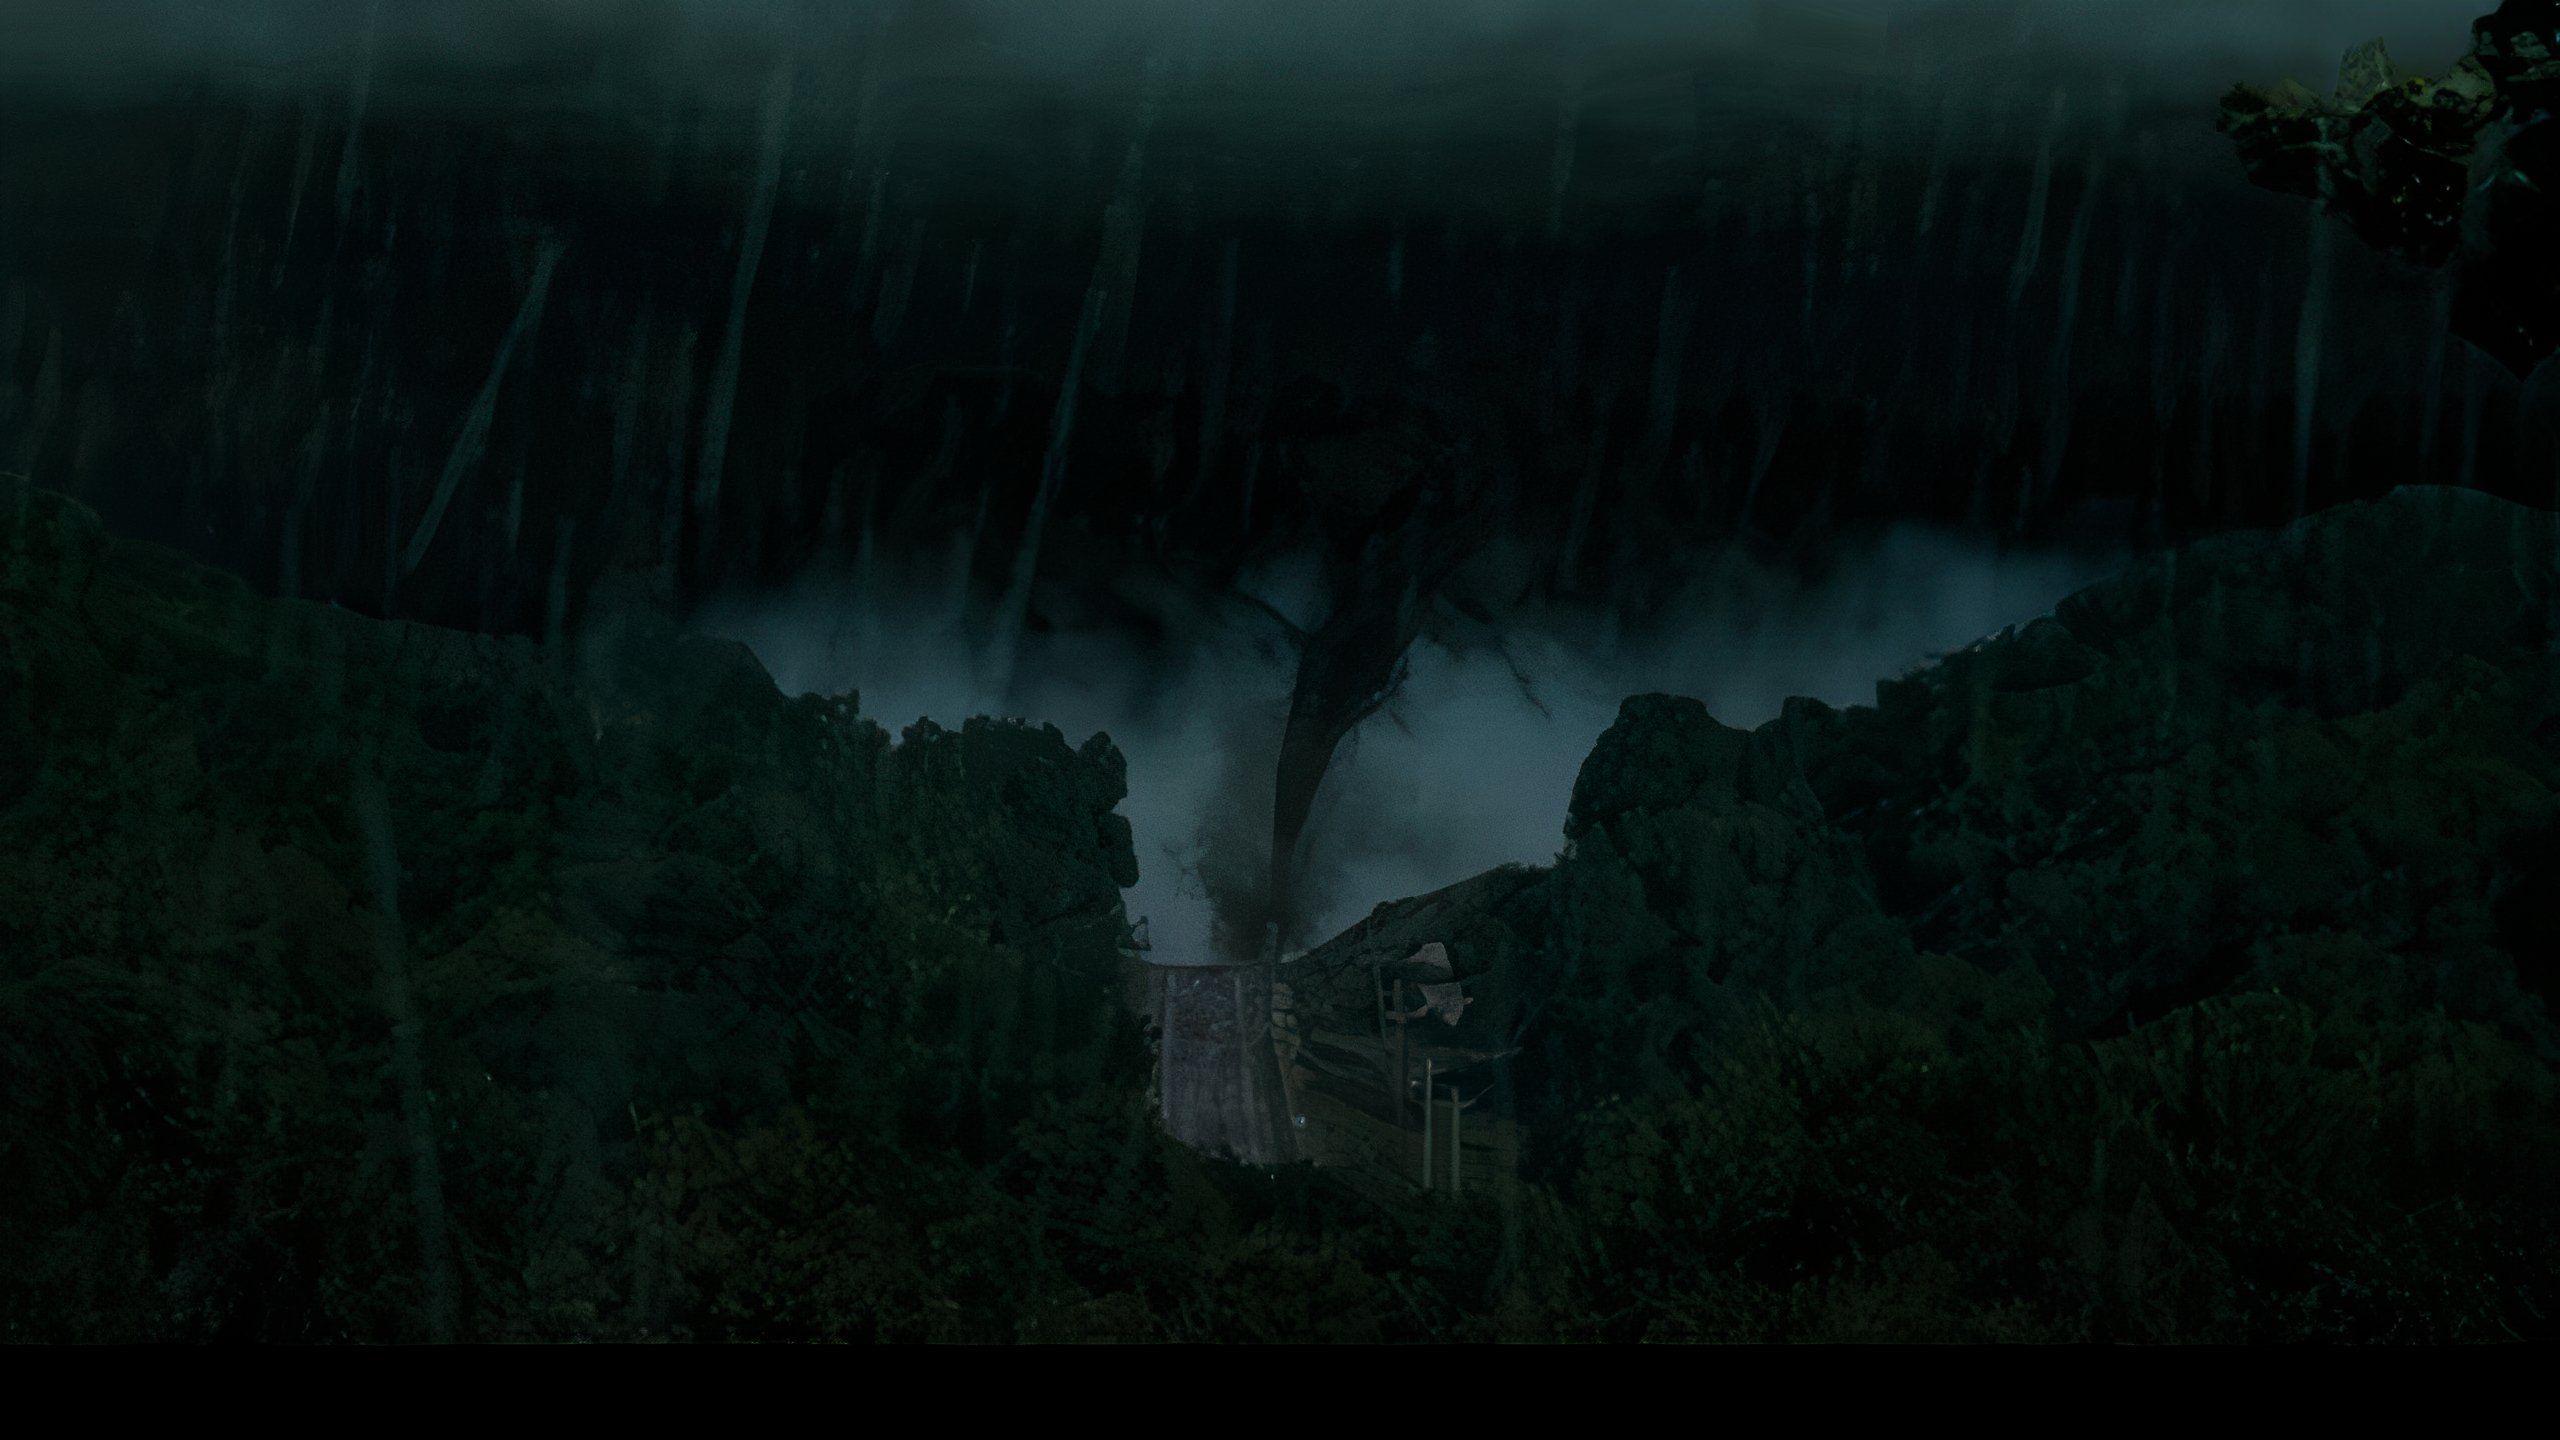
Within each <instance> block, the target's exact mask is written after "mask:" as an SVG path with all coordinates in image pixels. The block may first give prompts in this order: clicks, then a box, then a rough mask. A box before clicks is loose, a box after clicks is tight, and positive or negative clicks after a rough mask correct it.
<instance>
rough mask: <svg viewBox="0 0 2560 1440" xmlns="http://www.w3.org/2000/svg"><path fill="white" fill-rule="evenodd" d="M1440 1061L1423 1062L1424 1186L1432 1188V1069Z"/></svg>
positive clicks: (1426, 1188) (1424, 1187)
mask: <svg viewBox="0 0 2560 1440" xmlns="http://www.w3.org/2000/svg"><path fill="white" fill-rule="evenodd" d="M1438 1063H1439V1062H1437V1061H1435V1060H1429V1059H1426V1060H1424V1061H1423V1062H1422V1188H1423V1189H1425V1190H1428V1189H1430V1188H1431V1085H1432V1079H1433V1077H1432V1070H1433V1069H1434V1068H1435V1067H1436V1066H1437V1064H1438Z"/></svg>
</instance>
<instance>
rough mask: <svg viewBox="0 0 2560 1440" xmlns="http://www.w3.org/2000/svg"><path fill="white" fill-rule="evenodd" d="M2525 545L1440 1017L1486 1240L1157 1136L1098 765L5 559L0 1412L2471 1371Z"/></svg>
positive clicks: (737, 675) (2247, 592) (1895, 793)
mask: <svg viewBox="0 0 2560 1440" xmlns="http://www.w3.org/2000/svg"><path fill="white" fill-rule="evenodd" d="M2555 545H2560V531H2556V530H2555V526H2554V524H2553V522H2552V520H2551V518H2550V517H2548V516H2545V515H2540V514H2537V513H2534V512H2529V511H2525V510H2521V509H2518V508H2516V507H2513V506H2510V505H2506V504H2504V503H2502V502H2497V501H2493V500H2490V499H2487V498H2486V497H2482V496H2477V495H2466V494H2460V493H2453V492H2417V491H2412V492H2403V493H2402V494H2400V495H2398V496H2395V497H2393V498H2392V499H2390V500H2388V501H2385V502H2380V503H2377V504H2372V505H2364V506H2356V507H2350V508H2348V509H2345V510H2340V511H2333V512H2329V513H2327V514H2324V515H2321V516H2318V517H2315V518H2313V519H2312V520H2310V521H2307V522H2304V523H2302V524H2300V525H2298V526H2296V527H2295V528H2293V529H2292V530H2290V531H2287V532H2283V533H2282V534H2281V535H2277V536H2233V537H2228V538H2226V539H2223V540H2219V541H2215V542H2210V543H2208V544H2206V545H2203V546H2199V547H2194V548H2192V549H2190V550H2188V551H2186V552H2184V553H2182V554H2180V555H2179V556H2177V557H2174V558H2172V559H2169V560H2164V561H2162V562H2160V563H2158V564H2156V565H2152V566H2149V567H2146V568H2142V569H2138V570H2136V571H2135V572H2133V573H2131V574H2129V575H2127V576H2126V577H2125V578H2123V579H2121V580H2119V581H2116V582H2112V583H2110V584H2108V585H2105V586H2101V587H2099V588H2097V589H2095V590H2092V591H2090V592H2087V593H2086V594H2084V595H2082V596H2079V597H2076V598H2075V599H2074V600H2073V601H2071V602H2069V603H2068V604H2066V605H2065V606H2064V607H2062V609H2061V610H2060V611H2059V612H2058V614H2057V615H2056V616H2055V617H2054V618H2053V619H2051V620H2048V621H2042V622H2038V623H2037V624H2035V625H2032V626H2029V627H2027V628H2025V629H2024V630H2021V631H2019V632H2016V633H2014V634H2010V635H2006V636H2003V637H2000V638H1998V639H1996V640H1993V641H1989V642H1986V643H1984V644H1983V645H1981V646H1977V647H1975V648H1974V649H1972V650H1969V651H1966V652H1963V653H1962V654H1959V655H1956V656H1952V657H1949V659H1948V660H1947V661H1946V662H1945V663H1943V664H1941V665H1939V666H1937V667H1935V668H1933V669H1932V670H1930V671H1927V672H1924V673H1923V674H1921V675H1918V676H1915V677H1913V678H1911V679H1910V680H1907V681H1903V682H1897V683H1895V684H1891V685H1888V686H1886V687H1884V689H1883V691H1882V692H1881V694H1880V696H1879V704H1878V705H1877V706H1876V707H1874V708H1872V709H1857V710H1851V711H1845V712H1832V711H1829V710H1825V709H1823V708H1821V707H1818V706H1812V705H1804V704H1800V705H1798V706H1797V707H1795V708H1794V709H1792V710H1791V711H1790V712H1789V714H1788V715H1787V716H1786V717H1785V718H1783V719H1781V720H1779V721H1777V722H1774V723H1773V724H1771V725H1769V726H1767V727H1764V728H1763V729H1762V730H1760V731H1758V732H1755V733H1751V734H1744V733H1742V732H1738V731H1733V730H1730V729H1727V728H1725V727H1722V726H1720V725H1718V724H1716V723H1715V722H1714V721H1713V720H1712V719H1710V718H1709V717H1708V716H1707V715H1706V714H1705V712H1704V710H1703V709H1702V708H1701V707H1699V706H1697V705H1696V704H1695V703H1694V702H1687V701H1678V700H1670V699H1666V698H1661V697H1644V698H1639V699H1637V700H1634V701H1631V702H1629V704H1628V706H1627V708H1626V710H1625V712H1624V713H1623V715H1622V716H1621V719H1620V722H1619V724H1618V725H1617V726H1616V727H1615V728H1614V729H1613V730H1612V731H1611V732H1610V734H1609V735H1608V736H1607V737H1606V738H1605V739H1604V740H1603V742H1602V744H1601V746H1600V747H1599V749H1598V750H1597V751H1595V753H1594V755H1593V756H1592V758H1591V760H1590V762H1589V763H1588V765H1587V766H1586V767H1585V770H1584V773H1583V777H1582V781H1581V784H1580V786H1579V787H1578V789H1577V793H1576V796H1575V801H1574V806H1573V814H1572V818H1571V821H1570V823H1569V826H1568V836H1569V839H1570V842H1571V843H1570V848H1569V849H1568V851H1567V853H1566V854H1565V855H1564V857H1562V858H1561V859H1560V861H1559V862H1558V864H1557V866H1556V867H1555V868H1554V870H1552V871H1551V872H1549V873H1547V874H1546V875H1544V876H1543V877H1541V878H1539V879H1538V880H1537V882H1536V883H1534V884H1530V885H1527V886H1523V887H1520V888H1518V889H1517V890H1516V891H1511V892H1507V895H1508V898H1507V899H1506V900H1505V902H1504V904H1505V907H1506V908H1505V911H1504V913H1503V914H1501V915H1500V916H1488V917H1482V924H1481V926H1480V927H1479V931H1471V932H1470V933H1471V934H1473V933H1479V932H1480V933H1488V934H1498V935H1499V936H1500V937H1502V938H1501V940H1500V943H1487V944H1483V945H1473V944H1470V945H1463V946H1458V947H1454V948H1456V949H1457V950H1458V951H1459V963H1460V967H1461V969H1462V970H1469V971H1474V972H1476V973H1478V974H1479V975H1480V976H1481V979H1480V980H1479V981H1478V984H1479V986H1480V988H1481V989H1482V990H1483V991H1484V993H1485V994H1486V996H1487V997H1488V1000H1489V1001H1490V1002H1491V1004H1492V1005H1494V1006H1496V1007H1499V1008H1501V1009H1502V1010H1503V1011H1504V1013H1505V1014H1506V1015H1507V1017H1508V1019H1509V1022H1510V1023H1511V1024H1513V1025H1514V1026H1515V1027H1517V1031H1518V1034H1519V1037H1520V1043H1521V1046H1522V1053H1521V1055H1520V1057H1519V1059H1518V1061H1517V1062H1516V1064H1515V1065H1514V1066H1513V1071H1514V1075H1513V1088H1514V1091H1515V1092H1516V1093H1515V1095H1514V1096H1513V1097H1512V1098H1513V1101H1514V1103H1515V1106H1516V1109H1517V1110H1518V1112H1519V1113H1520V1114H1521V1115H1523V1116H1524V1117H1525V1118H1526V1119H1527V1120H1528V1121H1529V1122H1530V1127H1531V1134H1532V1136H1533V1139H1534V1142H1535V1143H1534V1146H1533V1150H1532V1154H1531V1156H1530V1159H1529V1162H1528V1166H1527V1172H1528V1173H1527V1174H1526V1175H1525V1176H1524V1180H1523V1183H1522V1184H1520V1185H1519V1186H1517V1187H1501V1188H1500V1190H1499V1193H1488V1194H1485V1195H1481V1196H1478V1195H1471V1196H1469V1197H1467V1198H1466V1200H1465V1201H1464V1202H1462V1203H1461V1202H1455V1201H1452V1200H1450V1199H1449V1198H1448V1197H1446V1196H1440V1197H1431V1198H1428V1199H1426V1198H1424V1197H1420V1196H1416V1197H1413V1198H1411V1199H1409V1200H1405V1201H1401V1202H1397V1201H1381V1200H1378V1199H1375V1198H1370V1197H1366V1196H1364V1195H1363V1194H1361V1193H1358V1192H1355V1191H1354V1190H1353V1189H1351V1188H1349V1187H1347V1186H1345V1185H1344V1184H1343V1183H1341V1180H1340V1178H1339V1177H1336V1176H1333V1175H1330V1174H1327V1173H1323V1172H1317V1171H1312V1170H1308V1169H1305V1168H1303V1167H1300V1168H1293V1169H1285V1170H1283V1171H1281V1172H1279V1173H1277V1174H1266V1173H1262V1172H1258V1171H1252V1170H1248V1169H1245V1168H1242V1167H1236V1166H1232V1165H1227V1164H1224V1163H1221V1162H1218V1161H1215V1160H1211V1159H1206V1158H1203V1157H1199V1156H1196V1155H1193V1154H1191V1153H1189V1152H1187V1151H1185V1150H1183V1149H1182V1148H1180V1147H1178V1146H1175V1145H1173V1144H1171V1143H1170V1142H1169V1141H1167V1140H1166V1139H1165V1138H1164V1137H1163V1135H1162V1134H1161V1132H1160V1130H1159V1128H1158V1126H1157V1123H1156V1119H1155V1115H1154V1113H1153V1110H1152V1108H1151V1106H1150V1105H1149V1102H1148V1098H1147V1079H1148V1077H1147V1066H1148V1060H1147V1051H1146V1045H1145V1037H1144V1032H1143V1030H1142V1028H1141V1025H1140V1023H1139V1022H1138V1021H1137V1020H1136V1019H1135V1018H1133V1017H1132V1016H1131V1015H1130V1014H1129V1013H1128V1011H1127V1010H1126V1008H1125V1007H1124V1006H1123V1004H1122V1003H1121V998H1120V997H1121V987H1122V967H1123V964H1124V956H1123V945H1124V942H1125V938H1126V937H1125V933H1124V931H1123V930H1122V915H1121V911H1120V907H1119V900H1118V891H1117V887H1118V886H1119V885H1121V884H1125V883H1126V882H1127V881H1128V880H1129V879H1130V878H1131V876H1132V873H1133V863H1134V862H1133V856H1132V853H1131V848H1130V844H1129V837H1128V834H1127V830H1126V827H1125V824H1123V823H1122V822H1121V821H1120V820H1119V819H1118V818H1117V817H1116V816H1114V815H1113V814H1112V808H1113V806H1114V805H1115V804H1116V803H1117V801H1118V800H1119V798H1120V796H1121V793H1122V775H1121V769H1120V760H1119V757H1118V756H1117V754H1116V752H1114V751H1113V749H1112V748H1111V746H1110V744H1109V743H1108V741H1107V740H1101V739H1097V740H1095V741H1094V742H1092V743H1090V744H1088V745H1086V746H1085V747H1084V748H1083V749H1081V750H1075V749H1071V748H1070V747H1069V746H1068V745H1067V744H1066V742H1065V741H1064V740H1063V739H1062V738H1061V737H1060V736H1059V735H1058V734H1057V733H1056V732H1055V731H1054V730H1035V729H1030V728H1026V727H1023V726H1019V725H1007V724H996V723H991V722H983V721H979V722H972V723H971V724H969V725H968V726H966V727H964V728H963V729H962V730H960V731H959V732H956V733H954V732H947V731H942V730H938V729H935V728H933V727H931V726H919V727H917V728H916V729H914V730H911V731H909V732H908V733H907V735H906V736H905V737H903V739H902V740H901V741H900V742H898V743H892V741H891V739H890V737H889V736H888V735H887V734H885V733H884V732H883V731H882V730H881V729H880V728H879V727H877V726H875V725H873V724H871V723H870V722H868V721H866V720H863V719H861V718H859V716H858V715H857V713H856V710H855V703H854V700H853V698H852V697H845V698H842V699H836V700H820V699H814V698H804V699H798V700H790V699H785V698H784V697H782V696H781V695H780V694H779V693H777V692H776V691H775V690H774V688H773V686H772V685H771V683H770V682H769V681H768V680H767V679H766V677H765V676H764V675H763V674H762V672H761V671H760V669H758V667H756V666H755V665H754V663H753V662H752V661H751V660H750V659H749V658H748V657H746V656H745V655H744V653H743V652H741V651H738V650H736V649H735V648H734V647H728V646H723V645H717V644H712V643H709V642H703V641H699V640H689V639H684V638H681V637H677V636H674V635H671V634H666V633H661V632H658V631H655V630H652V629H650V628H648V627H646V626H644V625H640V624H637V623H636V622H635V623H634V624H633V625H632V626H631V627H630V628H628V629H626V630H624V631H622V632H618V633H598V634H596V635H593V636H591V637H589V638H587V639H585V640H584V641H582V642H581V643H580V644H578V645H577V646H575V647H574V648H572V647H567V646H562V647H552V648H546V647H539V646H535V645H532V644H529V643H525V642H521V641H500V640H493V639H484V638H476V637H467V636H462V635H458V634H454V633H451V632H444V631H438V630H434V629H430V628H427V627H423V626H414V625H399V624H385V623H382V622H377V621H372V620H366V619H362V618H359V617H357V616H354V615H352V614H350V613H347V612H343V611H339V610H337V609H335V608H333V607H328V606H322V605H310V604H301V603H291V602H285V603H279V602H272V601H266V600H261V599H259V598H257V597H255V596H253V595H252V594H250V593H249V592H248V591H247V590H246V589H245V588H244V587H242V586H241V585H239V584H238V583H237V582H234V581H231V580H229V579H227V578H225V577H223V576H221V575H219V574H218V573H215V572H211V571H207V570H204V569H200V568H197V567H194V566H191V565H189V564H186V563H185V562H183V561H181V560H179V559H178V558H177V557H175V556H173V555H170V554H168V553H167V552H163V551H159V550H156V549H152V548H149V547H143V546H137V545H133V544H129V543H116V542H113V541H110V540H109V539H108V538H107V537H106V536H105V534H104V532H103V531H102V529H101V528H100V527H99V525H98V523H97V521H96V520H95V518H94V517H93V516H90V515H89V514H87V513H86V512H85V511H82V510H81V509H79V508H78V507H77V506H75V505H71V504H69V503H67V502H65V501H62V500H60V499H58V498H56V497H52V496H49V495H46V494H43V493H41V492H35V491H32V490H27V489H23V488H12V489H9V490H7V491H6V492H0V1331H5V1334H6V1335H7V1337H8V1338H11V1339H37V1338H48V1339H50V1338H59V1339H132V1338H189V1339H192V1338H212V1337H254V1338H265V1339H281V1340H305V1339H307V1340H338V1339H365V1340H376V1339H425V1338H434V1337H440V1336H453V1337H461V1338H529V1339H555V1338H556V1339H569V1338H581V1339H585V1338H603V1339H613V1338H640V1337H668V1338H827V1339H861V1338H883V1339H933V1340H958V1339H995V1340H1015V1339H1020V1340H1051V1339H1211V1338H1216V1339H1421V1338H1457V1339H1482V1338H1607V1339H1621V1338H1649V1339H1764V1338H1786V1339H1842V1338H1858V1339H1878V1338H1892V1339H1960V1338H2023V1339H2097V1340H2145V1341H2157V1340H2197V1339H2213V1340H2225V1339H2253V1340H2263V1339H2342V1340H2425V1339H2459V1340H2475V1339H2500V1338H2505V1337H2508V1336H2513V1335H2530V1334H2549V1333H2551V1332H2552V1331H2553V1330H2554V1328H2555V1325H2554V1321H2553V1318H2552V1317H2553V1316H2554V1314H2555V1306H2560V1273H2556V1271H2560V1265H2556V1264H2555V1262H2556V1261H2560V1236H2555V1234H2554V1229H2555V1223H2554V1211H2553V1207H2552V1206H2551V1205H2550V1203H2549V1200H2548V1197H2549V1196H2550V1195H2551V1194H2552V1193H2553V1187H2554V1184H2555V1182H2560V1032H2555V1030H2554V1028H2553V1026H2552V1024H2551V1022H2550V1017H2549V1016H2548V1014H2547V1012H2546V1008H2545V1000H2546V998H2547V992H2548V987H2549V984H2550V980H2551V976H2552V974H2553V971H2552V969H2551V957H2550V955H2549V953H2548V949H2549V945H2550V937H2551V936H2553V935H2554V934H2555V933H2560V913H2555V901H2554V899H2553V896H2552V894H2551V892H2550V887H2549V878H2550V876H2551V874H2552V873H2553V861H2554V857H2555V855H2560V658H2555V654H2554V643H2553V641H2554V635H2555V633H2560V627H2555V625H2554V623H2553V621H2554V610H2553V606H2554V603H2555V602H2554V586H2553V577H2554V573H2555V568H2560V567H2556V566H2555V561H2560V549H2555Z"/></svg>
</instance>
